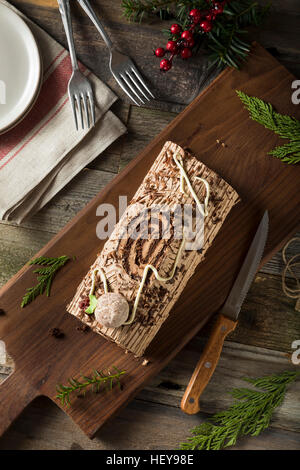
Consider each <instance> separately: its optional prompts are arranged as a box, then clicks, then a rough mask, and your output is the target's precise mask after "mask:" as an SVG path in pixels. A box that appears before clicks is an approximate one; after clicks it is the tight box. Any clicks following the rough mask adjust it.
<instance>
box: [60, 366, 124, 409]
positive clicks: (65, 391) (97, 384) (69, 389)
mask: <svg viewBox="0 0 300 470" xmlns="http://www.w3.org/2000/svg"><path fill="white" fill-rule="evenodd" d="M112 368H113V369H114V371H115V373H114V374H111V372H110V371H108V372H106V373H105V372H104V371H97V370H94V371H93V375H92V376H91V377H86V376H84V375H82V376H81V377H82V381H80V380H78V379H75V378H70V379H68V385H62V384H59V385H57V387H56V391H57V395H56V397H55V398H57V399H58V400H60V403H61V405H62V406H65V405H66V406H70V404H71V398H70V396H71V395H72V394H73V393H74V392H78V393H79V394H80V393H83V395H85V393H86V391H87V388H88V387H91V389H92V391H93V392H94V393H98V392H99V391H100V389H101V388H105V389H106V390H108V391H109V390H112V388H113V386H114V384H116V385H118V386H119V387H120V388H121V383H120V377H121V376H122V375H124V374H125V371H124V370H119V369H117V367H115V366H113V367H112Z"/></svg>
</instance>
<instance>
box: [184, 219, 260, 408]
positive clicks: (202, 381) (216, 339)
mask: <svg viewBox="0 0 300 470" xmlns="http://www.w3.org/2000/svg"><path fill="white" fill-rule="evenodd" d="M268 229H269V215H268V212H267V211H266V212H265V213H264V216H263V218H262V220H261V222H260V224H259V226H258V229H257V231H256V234H255V236H254V238H253V240H252V243H251V245H250V248H249V250H248V253H247V255H246V258H245V260H244V262H243V265H242V267H241V269H240V272H239V273H238V275H237V278H236V280H235V282H234V284H233V287H232V289H231V291H230V293H229V295H228V297H227V299H226V302H225V304H224V305H223V307H222V309H221V311H220V312H219V314H218V316H217V320H216V323H215V325H214V326H213V329H212V332H211V334H210V337H209V339H208V341H207V344H206V346H205V348H204V351H203V353H202V356H201V359H200V361H199V362H198V364H197V366H196V368H195V370H194V373H193V375H192V377H191V380H190V382H189V384H188V386H187V388H186V391H185V393H184V395H183V398H182V400H181V409H182V410H183V411H184V412H185V413H188V414H195V413H198V411H200V405H199V398H200V396H201V394H202V392H203V390H204V389H205V387H206V385H207V384H208V382H209V380H210V379H211V377H212V375H213V373H214V370H215V368H216V366H217V364H218V361H219V358H220V355H221V352H222V348H223V344H224V340H225V338H226V336H227V335H228V334H229V333H230V332H231V331H234V329H235V328H236V325H237V319H238V316H239V313H240V310H241V306H242V303H243V301H244V300H245V297H246V294H247V292H248V290H249V287H250V285H251V282H252V281H253V279H254V276H255V273H256V271H257V270H258V267H259V263H260V261H261V258H262V255H263V252H264V248H265V245H266V241H267V237H268Z"/></svg>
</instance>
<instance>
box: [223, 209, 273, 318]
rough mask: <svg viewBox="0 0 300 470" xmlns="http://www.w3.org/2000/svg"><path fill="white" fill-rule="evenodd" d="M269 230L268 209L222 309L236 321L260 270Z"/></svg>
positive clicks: (224, 313)
mask: <svg viewBox="0 0 300 470" xmlns="http://www.w3.org/2000/svg"><path fill="white" fill-rule="evenodd" d="M268 231H269V215H268V211H266V212H265V213H264V216H263V218H262V220H261V222H260V224H259V226H258V229H257V231H256V234H255V236H254V238H253V240H252V243H251V245H250V248H249V250H248V253H247V255H246V258H245V260H244V262H243V265H242V267H241V269H240V271H239V273H238V275H237V278H236V280H235V282H234V284H233V287H232V289H231V291H230V294H229V295H228V297H227V299H226V302H225V304H224V305H223V307H222V308H221V311H220V313H222V314H223V315H225V316H226V317H228V318H231V319H232V320H234V321H236V320H237V318H238V316H239V313H240V311H241V307H242V304H243V302H244V300H245V297H246V295H247V292H248V290H249V288H250V286H251V283H252V281H253V279H254V276H255V274H256V272H257V270H258V267H259V264H260V262H261V259H262V255H263V252H264V248H265V245H266V241H267V237H268Z"/></svg>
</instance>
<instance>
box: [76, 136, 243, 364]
mask: <svg viewBox="0 0 300 470" xmlns="http://www.w3.org/2000/svg"><path fill="white" fill-rule="evenodd" d="M238 199H239V196H238V194H237V193H236V191H235V190H234V189H233V188H232V187H231V186H230V185H229V184H228V183H226V181H224V180H223V179H222V178H221V177H220V176H219V175H217V174H216V173H215V172H214V171H212V170H210V169H209V168H208V167H207V166H205V165H204V164H203V163H201V162H200V161H199V160H197V159H196V158H195V157H194V156H193V155H191V154H190V153H189V152H188V151H186V150H183V149H182V148H181V147H179V146H178V145H176V144H175V143H172V142H166V144H165V145H164V147H163V149H162V151H161V152H160V154H159V155H158V157H157V158H156V160H155V162H154V164H153V165H152V167H151V169H150V171H149V172H148V173H147V175H146V176H145V178H144V180H143V182H142V184H141V185H140V187H139V189H138V190H137V192H136V194H135V195H134V197H133V199H132V200H131V202H130V204H129V205H128V207H127V209H126V211H125V212H124V214H123V215H122V217H121V219H120V220H119V222H118V223H117V224H116V226H115V229H114V231H113V233H112V234H111V236H110V237H109V239H108V240H107V241H106V243H105V245H104V247H103V250H102V252H101V253H100V254H99V255H98V257H97V258H96V261H95V262H94V264H93V265H92V266H91V268H90V270H89V271H88V273H87V275H86V276H85V278H84V279H83V281H82V282H81V284H80V285H79V287H78V289H77V292H76V294H75V296H74V298H73V300H72V301H71V303H70V304H69V305H68V307H67V310H68V312H69V313H71V314H72V315H75V316H76V317H77V318H79V319H80V320H81V321H82V322H83V323H85V324H87V325H89V326H90V327H91V328H92V329H93V330H94V331H95V332H96V333H99V334H100V335H102V336H104V337H105V338H107V339H109V340H111V341H114V342H115V343H116V344H118V345H119V346H121V347H123V348H124V349H125V350H127V351H131V352H132V353H134V355H135V356H142V355H143V354H144V351H145V350H146V348H147V346H148V345H149V344H150V342H151V341H152V340H153V338H154V336H155V335H156V333H157V332H158V330H159V329H160V327H161V326H162V324H163V322H164V321H165V320H166V319H167V317H168V316H169V313H170V311H171V309H172V307H173V305H174V304H175V302H176V301H177V299H178V298H179V296H180V294H181V292H182V291H183V289H184V287H185V285H186V284H187V282H188V280H189V278H190V277H191V276H192V275H193V273H194V271H195V269H196V267H197V265H198V264H199V263H200V262H201V261H202V260H203V259H204V257H205V253H206V251H207V250H208V248H209V247H210V246H211V244H212V242H213V240H214V238H215V236H216V235H217V233H218V231H219V230H220V228H221V226H222V224H223V223H224V220H225V218H226V217H227V215H228V213H229V212H230V210H231V208H232V207H233V206H234V205H235V204H236V202H237V201H238ZM186 208H190V212H189V211H188V210H187V209H186ZM165 209H166V210H165ZM185 211H187V212H186V213H190V214H191V218H190V219H189V220H191V224H186V217H184V215H183V214H185ZM197 217H198V218H197ZM199 217H200V218H199ZM183 219H184V220H183ZM197 220H198V222H199V220H201V221H202V234H203V243H202V245H201V247H200V246H199V243H198V242H199V240H198V241H197V243H194V245H193V244H191V240H192V238H193V237H192V233H193V232H194V235H193V236H195V233H197V230H198V229H199V228H197V227H199V226H198V225H197V226H196V223H198V222H197ZM196 237H197V235H196ZM193 246H194V248H193ZM188 247H189V248H188ZM191 247H192V248H191Z"/></svg>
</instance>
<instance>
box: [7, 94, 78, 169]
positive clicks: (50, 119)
mask: <svg viewBox="0 0 300 470" xmlns="http://www.w3.org/2000/svg"><path fill="white" fill-rule="evenodd" d="M68 101H69V98H66V99H65V101H64V102H63V103H62V104H61V105H60V107H59V108H58V109H57V110H56V111H55V113H54V114H52V116H50V118H49V119H48V120H47V121H46V122H44V124H43V125H42V126H41V127H39V128H38V129H37V131H36V132H35V133H34V134H33V135H32V136H31V137H30V139H28V140H27V141H26V142H24V144H23V145H22V146H21V147H20V148H19V149H18V150H17V151H16V152H15V153H14V154H13V155H11V157H10V158H9V159H8V160H7V161H6V162H5V163H3V165H1V166H0V170H2V168H4V167H5V166H6V165H7V164H8V163H9V162H11V160H13V159H14V158H15V157H16V156H17V155H18V154H19V153H20V152H21V151H22V150H23V148H24V147H26V145H27V144H29V143H30V142H31V141H32V140H33V139H34V138H35V137H36V136H37V135H38V133H39V132H40V131H41V130H42V129H44V127H46V126H47V125H48V124H49V122H51V121H52V119H53V118H54V117H55V116H57V114H58V113H59V112H60V111H61V110H62V108H63V107H64V106H65V104H66V103H67V102H68Z"/></svg>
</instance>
